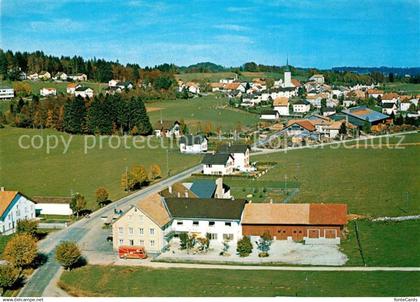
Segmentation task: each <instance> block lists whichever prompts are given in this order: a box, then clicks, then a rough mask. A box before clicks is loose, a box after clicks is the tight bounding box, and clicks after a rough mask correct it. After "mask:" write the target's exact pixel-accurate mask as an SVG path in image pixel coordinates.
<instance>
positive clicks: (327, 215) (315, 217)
mask: <svg viewBox="0 0 420 302" xmlns="http://www.w3.org/2000/svg"><path fill="white" fill-rule="evenodd" d="M309 223H310V224H323V225H325V224H328V225H342V224H346V223H347V205H346V204H322V203H321V204H319V203H311V204H310V209H309Z"/></svg>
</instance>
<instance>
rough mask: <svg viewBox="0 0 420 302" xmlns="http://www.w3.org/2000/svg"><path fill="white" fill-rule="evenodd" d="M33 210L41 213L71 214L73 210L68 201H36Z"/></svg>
mask: <svg viewBox="0 0 420 302" xmlns="http://www.w3.org/2000/svg"><path fill="white" fill-rule="evenodd" d="M35 210H36V211H37V212H39V214H41V215H72V214H73V211H72V210H71V208H70V204H68V203H37V204H36V205H35Z"/></svg>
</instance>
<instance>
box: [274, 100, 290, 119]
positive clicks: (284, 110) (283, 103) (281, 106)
mask: <svg viewBox="0 0 420 302" xmlns="http://www.w3.org/2000/svg"><path fill="white" fill-rule="evenodd" d="M273 107H274V110H276V111H278V113H279V115H281V116H288V115H289V98H287V97H284V96H279V97H277V98H275V99H274V100H273Z"/></svg>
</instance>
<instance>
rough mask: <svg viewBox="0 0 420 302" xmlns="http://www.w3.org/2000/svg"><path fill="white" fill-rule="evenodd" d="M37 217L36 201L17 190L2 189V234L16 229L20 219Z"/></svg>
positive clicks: (7, 233) (0, 210)
mask: <svg viewBox="0 0 420 302" xmlns="http://www.w3.org/2000/svg"><path fill="white" fill-rule="evenodd" d="M33 218H35V203H34V202H33V201H32V200H30V199H29V198H27V197H26V196H24V195H23V194H22V193H19V192H17V191H5V190H4V188H1V191H0V234H2V235H9V234H12V233H14V232H15V231H16V226H17V223H18V221H19V220H23V219H33Z"/></svg>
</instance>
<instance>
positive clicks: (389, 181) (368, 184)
mask: <svg viewBox="0 0 420 302" xmlns="http://www.w3.org/2000/svg"><path fill="white" fill-rule="evenodd" d="M391 142H397V139H393V140H391ZM406 142H411V143H412V142H420V134H412V135H409V136H407V140H406ZM403 147H404V149H395V148H393V149H390V148H389V149H388V148H385V149H376V148H371V147H370V148H366V149H365V148H352V149H345V148H342V147H341V148H339V149H332V148H329V147H325V148H324V149H303V150H295V151H290V152H288V153H286V154H285V153H277V154H270V155H261V156H255V157H253V158H252V160H253V161H254V160H261V161H276V162H278V164H277V165H276V166H275V167H274V168H273V169H271V170H270V171H269V172H268V173H267V174H266V175H264V176H262V177H261V178H260V179H261V180H272V181H278V182H282V181H284V176H285V175H287V177H288V179H293V180H295V181H297V182H298V183H299V185H300V192H299V194H297V195H296V197H295V198H294V199H293V202H325V203H332V202H342V203H347V204H348V206H349V212H350V213H354V214H362V215H371V216H375V217H376V216H386V215H394V216H399V215H408V214H419V213H420V203H419V202H418V200H420V183H419V181H418V180H419V178H420V170H419V168H418V158H419V155H420V145H405V146H403ZM407 192H408V193H407Z"/></svg>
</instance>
